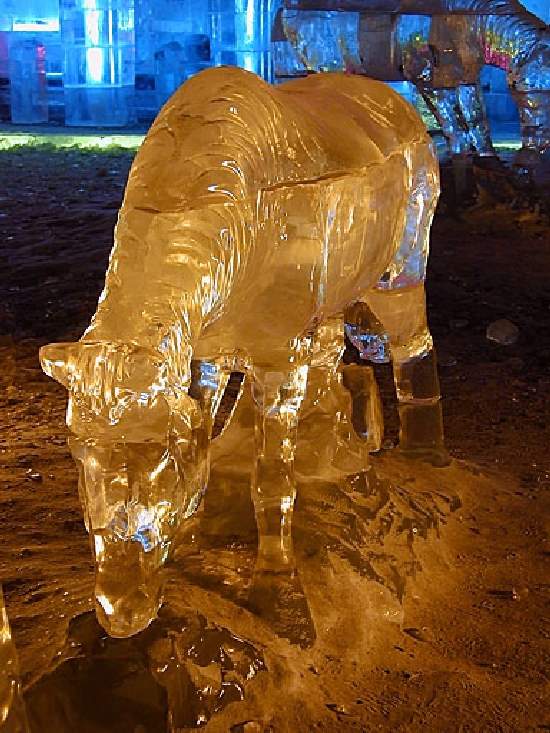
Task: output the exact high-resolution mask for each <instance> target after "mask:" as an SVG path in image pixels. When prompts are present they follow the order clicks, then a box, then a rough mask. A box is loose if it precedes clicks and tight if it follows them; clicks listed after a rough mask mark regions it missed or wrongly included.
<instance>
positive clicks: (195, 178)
mask: <svg viewBox="0 0 550 733" xmlns="http://www.w3.org/2000/svg"><path fill="white" fill-rule="evenodd" d="M438 194H439V180H438V169H437V162H436V158H435V155H434V150H433V146H432V143H431V141H430V138H429V137H428V135H427V133H426V130H425V127H424V126H423V124H422V122H421V120H420V119H419V117H418V115H417V114H416V112H415V111H414V109H413V108H412V107H411V106H410V105H409V104H408V103H407V102H405V101H404V100H403V99H402V98H401V97H400V96H399V95H398V94H396V93H395V92H393V91H392V90H391V89H390V88H389V87H387V86H386V85H384V84H382V83H380V82H376V81H372V80H368V79H366V78H363V77H357V76H347V75H342V74H321V75H313V76H310V77H307V78H304V79H299V80H295V81H292V82H288V83H286V84H283V85H280V86H278V87H271V86H269V85H268V84H266V83H265V82H263V81H262V80H261V79H259V78H258V77H257V76H255V75H253V74H250V73H248V72H246V71H243V70H240V69H236V68H220V69H210V70H207V71H205V72H202V73H200V74H198V75H197V76H195V77H193V78H192V79H190V80H189V81H188V82H186V83H185V84H184V85H183V86H182V87H181V88H180V89H179V90H178V91H177V92H176V94H174V95H173V97H172V98H171V99H170V100H169V102H168V103H167V104H166V105H165V107H164V108H163V109H162V111H161V112H160V114H159V115H158V117H157V119H156V121H155V122H154V124H153V126H152V127H151V129H150V131H149V133H148V135H147V137H146V139H145V141H144V143H143V145H142V147H141V148H140V150H139V151H138V153H137V156H136V158H135V160H134V163H133V165H132V169H131V172H130V176H129V180H128V185H127V188H126V193H125V197H124V202H123V205H122V208H121V210H120V214H119V219H118V224H117V227H116V232H115V244H114V247H113V250H112V253H111V258H110V263H109V268H108V271H107V275H106V281H105V287H104V290H103V293H102V295H101V297H100V299H99V303H98V307H97V310H96V313H95V315H94V317H93V318H92V321H91V323H90V326H89V327H88V329H87V330H86V332H85V333H84V335H83V336H82V338H81V340H80V341H79V342H77V343H65V344H51V345H49V346H47V347H44V348H43V349H42V351H41V363H42V366H43V369H44V370H45V372H46V373H47V374H49V375H50V376H52V377H54V378H55V379H57V380H58V381H59V382H61V383H62V384H64V385H65V386H66V387H67V389H68V391H69V403H68V409H67V424H68V427H69V430H70V433H71V437H70V440H69V443H70V447H71V451H72V453H73V456H74V458H75V461H76V463H77V465H78V468H79V475H80V479H79V489H80V494H81V499H82V503H83V507H84V515H85V520H86V524H87V527H88V530H89V532H90V535H91V538H92V544H93V548H94V553H95V560H96V599H97V610H98V614H99V617H100V620H101V622H102V623H103V625H104V626H105V628H106V629H107V630H108V631H109V632H110V633H111V634H113V635H118V636H125V635H128V634H132V633H135V632H136V631H138V630H140V629H141V628H143V627H144V626H146V625H147V624H148V623H149V622H150V621H151V619H152V618H154V616H155V614H156V611H157V608H158V606H159V604H160V602H161V599H162V590H161V580H160V574H159V572H158V570H159V568H160V567H161V566H162V565H163V563H164V561H165V560H166V558H167V556H168V553H169V550H170V547H171V544H172V543H173V540H174V535H175V532H176V530H177V529H178V527H181V526H182V523H183V521H184V520H185V519H186V518H188V517H190V516H191V515H192V514H193V513H194V512H195V511H196V509H197V507H198V506H199V504H200V500H201V497H202V494H203V492H204V490H205V489H206V486H207V483H208V476H209V446H210V441H211V432H212V422H213V418H214V415H215V414H216V411H217V408H218V405H219V402H220V399H221V396H222V394H223V391H224V389H225V386H226V384H227V380H228V378H229V375H230V373H231V372H232V371H235V370H238V371H241V372H244V373H245V374H246V379H245V387H244V389H245V390H250V391H251V395H252V399H253V403H254V413H255V418H254V419H255V456H254V459H253V460H252V463H253V467H252V480H251V483H252V487H251V488H252V498H253V502H254V506H255V511H256V519H257V525H258V533H259V550H258V552H259V555H258V566H259V567H264V568H271V569H274V568H275V569H276V568H288V566H289V565H290V564H291V563H292V541H291V518H292V512H293V506H294V500H295V494H296V483H295V477H294V468H293V467H294V456H295V451H296V444H297V436H298V435H299V431H300V427H299V424H300V416H301V415H302V416H303V417H306V416H307V417H308V421H307V424H308V425H309V426H310V427H309V428H307V430H311V429H312V427H311V426H313V432H312V433H308V432H307V430H306V433H305V435H303V436H302V438H303V440H302V444H304V445H305V446H306V448H305V449H304V450H303V452H304V455H302V456H301V461H302V462H306V463H307V462H308V460H310V459H311V461H314V457H315V456H319V455H321V454H322V455H324V456H325V459H326V460H325V461H324V464H323V465H325V470H327V471H333V470H350V469H351V468H353V467H350V465H347V464H349V463H350V461H351V463H353V460H352V458H353V456H359V459H358V460H359V468H357V466H355V469H356V470H360V468H362V467H364V465H365V461H366V457H367V455H368V450H372V449H377V448H379V447H380V441H381V410H380V404H379V398H378V395H377V392H376V385H375V382H374V380H373V379H372V374H371V373H370V370H369V368H368V367H351V368H350V367H348V368H347V369H346V370H344V375H343V376H342V374H341V370H339V363H340V357H341V354H342V351H343V348H344V328H346V329H347V332H348V335H349V337H350V339H351V340H352V342H353V343H354V344H355V345H356V346H357V348H358V349H359V351H360V353H361V354H362V356H363V357H364V358H365V359H366V360H369V359H372V360H373V361H380V360H382V361H383V360H387V359H389V358H390V353H391V358H392V360H393V363H394V374H395V381H396V388H397V394H398V399H399V404H400V412H401V448H402V449H403V450H405V451H408V452H410V453H416V454H420V455H427V454H428V455H430V456H436V457H439V456H441V454H442V452H443V443H442V428H441V412H440V406H439V386H438V381H437V372H436V366H435V355H434V352H433V348H432V339H431V336H430V333H429V330H428V325H427V321H426V306H425V296H424V277H425V267H426V259H427V255H428V236H429V228H430V224H431V219H432V215H433V210H434V207H435V204H436V201H437V197H438ZM345 324H346V326H345ZM304 410H305V412H304ZM317 425H322V426H324V428H323V429H321V430H316V429H315V427H316V426H317ZM351 426H353V428H352V427H351ZM308 435H311V436H312V437H311V440H309V439H307V437H305V436H308ZM358 436H359V437H358ZM304 437H305V439H304ZM359 438H360V439H361V440H359ZM358 441H359V444H360V445H359V447H358ZM361 441H362V442H361ZM361 446H363V448H361ZM315 460H316V459H315ZM346 461H347V464H346ZM346 466H347V468H346Z"/></svg>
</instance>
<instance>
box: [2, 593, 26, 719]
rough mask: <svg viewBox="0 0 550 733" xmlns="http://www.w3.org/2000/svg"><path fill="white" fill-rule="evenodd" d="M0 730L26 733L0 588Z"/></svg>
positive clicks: (17, 672) (16, 665) (23, 708)
mask: <svg viewBox="0 0 550 733" xmlns="http://www.w3.org/2000/svg"><path fill="white" fill-rule="evenodd" d="M0 730H1V731H2V733H28V730H29V728H28V724H27V716H26V713H25V707H24V704H23V698H22V695H21V684H20V682H19V668H18V662H17V653H16V651H15V645H14V643H13V641H12V638H11V630H10V625H9V621H8V615H7V613H6V607H5V606H4V597H3V595H2V588H1V587H0Z"/></svg>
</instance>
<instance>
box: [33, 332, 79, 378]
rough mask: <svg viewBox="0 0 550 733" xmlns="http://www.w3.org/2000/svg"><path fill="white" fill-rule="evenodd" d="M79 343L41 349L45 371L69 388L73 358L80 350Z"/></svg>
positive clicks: (41, 360) (53, 345) (54, 345)
mask: <svg viewBox="0 0 550 733" xmlns="http://www.w3.org/2000/svg"><path fill="white" fill-rule="evenodd" d="M78 346H79V344H78V342H77V343H63V344H48V345H47V346H42V348H41V349H40V364H41V365H42V369H43V371H44V372H45V373H46V374H47V375H48V377H52V379H55V380H56V382H59V383H60V384H62V385H63V386H64V387H65V388H67V389H68V388H69V380H70V376H71V372H72V369H71V357H72V356H74V355H75V354H76V352H77V350H78Z"/></svg>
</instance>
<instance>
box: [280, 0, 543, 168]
mask: <svg viewBox="0 0 550 733" xmlns="http://www.w3.org/2000/svg"><path fill="white" fill-rule="evenodd" d="M278 24H279V26H280V27H281V28H282V29H283V34H282V35H283V36H286V38H287V40H288V42H289V46H290V48H288V49H287V50H286V53H285V54H284V58H281V59H279V60H278V67H277V68H278V69H280V70H281V71H280V75H288V73H289V72H290V73H294V75H296V74H298V73H304V72H305V71H306V70H308V71H334V70H340V71H344V70H345V71H348V72H353V73H364V74H368V75H369V76H373V77H375V78H378V79H383V80H386V81H396V80H398V79H403V78H404V79H407V80H409V81H411V82H413V83H414V84H415V85H416V86H417V88H418V91H419V92H420V94H421V95H422V97H423V98H424V101H425V102H426V104H427V105H428V108H429V110H430V111H431V112H432V113H433V114H434V116H435V118H436V119H437V122H438V123H439V124H440V126H441V129H442V131H443V133H444V135H445V137H446V138H447V140H448V142H449V147H450V150H451V152H453V153H462V152H468V151H470V150H475V151H477V152H480V153H482V154H492V153H493V149H492V143H491V139H490V134H489V127H488V124H487V119H486V114H485V110H484V101H483V97H482V91H481V87H480V84H479V78H480V72H481V69H482V67H483V65H484V64H488V65H491V66H494V67H497V68H500V69H503V70H504V71H505V72H506V74H507V76H508V84H509V86H510V89H511V91H512V94H513V97H514V99H515V101H516V103H517V105H518V108H519V113H520V120H521V126H522V136H523V144H524V150H528V151H532V152H534V153H535V155H534V158H535V159H536V158H537V155H538V154H540V153H541V152H543V151H544V150H545V149H546V148H548V146H549V145H550V119H549V117H550V113H549V111H548V110H549V109H550V97H549V95H550V79H549V76H550V51H549V49H550V34H549V31H548V27H547V26H546V25H545V23H544V22H543V21H541V20H540V19H539V18H537V17H536V16H535V15H532V14H531V13H529V12H528V11H527V10H526V9H525V7H524V6H523V5H522V4H521V3H520V2H518V0H443V1H442V2H440V1H439V0H391V2H383V3H380V2H376V1H375V0H349V1H346V2H343V1H342V0H285V2H284V3H283V10H282V12H281V15H280V17H279V19H278ZM279 35H281V34H279ZM276 45H277V54H278V56H281V55H282V54H283V51H284V49H283V45H282V43H281V42H279V43H278V44H276ZM292 54H295V55H297V57H298V58H299V60H300V61H301V66H302V68H301V69H297V68H296V62H295V60H293V59H292ZM284 59H286V64H285V62H284ZM285 68H286V73H285ZM521 157H522V159H524V160H528V159H529V160H530V158H529V156H528V155H525V154H523V156H521ZM532 158H533V156H531V159H532Z"/></svg>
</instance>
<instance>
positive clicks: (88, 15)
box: [61, 0, 135, 127]
mask: <svg viewBox="0 0 550 733" xmlns="http://www.w3.org/2000/svg"><path fill="white" fill-rule="evenodd" d="M61 35H62V39H63V45H64V52H65V63H64V75H63V85H64V90H65V122H66V124H67V125H75V126H104V127H121V126H124V125H128V124H129V123H131V122H132V121H133V119H134V114H135V112H134V106H133V95H134V81H135V55H134V54H135V43H134V3H133V0H62V1H61Z"/></svg>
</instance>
